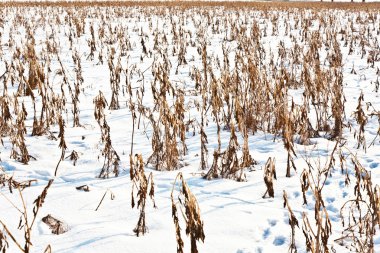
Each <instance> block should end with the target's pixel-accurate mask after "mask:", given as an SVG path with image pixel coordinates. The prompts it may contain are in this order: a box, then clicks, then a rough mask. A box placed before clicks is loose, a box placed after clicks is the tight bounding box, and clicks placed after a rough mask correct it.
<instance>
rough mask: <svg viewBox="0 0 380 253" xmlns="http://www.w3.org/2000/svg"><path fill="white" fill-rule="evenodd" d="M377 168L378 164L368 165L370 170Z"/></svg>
mask: <svg viewBox="0 0 380 253" xmlns="http://www.w3.org/2000/svg"><path fill="white" fill-rule="evenodd" d="M378 166H379V163H371V164H370V165H369V167H370V168H371V169H376V168H377V167H378Z"/></svg>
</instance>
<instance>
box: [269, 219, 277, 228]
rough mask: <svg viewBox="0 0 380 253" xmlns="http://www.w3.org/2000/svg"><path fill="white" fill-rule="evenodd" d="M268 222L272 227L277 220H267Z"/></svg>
mask: <svg viewBox="0 0 380 253" xmlns="http://www.w3.org/2000/svg"><path fill="white" fill-rule="evenodd" d="M268 223H269V225H270V226H271V227H274V226H276V224H277V220H268Z"/></svg>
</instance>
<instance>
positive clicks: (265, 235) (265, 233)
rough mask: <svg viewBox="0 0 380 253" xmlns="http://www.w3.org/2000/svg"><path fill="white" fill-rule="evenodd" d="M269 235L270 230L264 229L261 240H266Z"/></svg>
mask: <svg viewBox="0 0 380 253" xmlns="http://www.w3.org/2000/svg"><path fill="white" fill-rule="evenodd" d="M269 235H270V228H267V229H264V233H263V239H264V240H265V239H267V238H268V236H269Z"/></svg>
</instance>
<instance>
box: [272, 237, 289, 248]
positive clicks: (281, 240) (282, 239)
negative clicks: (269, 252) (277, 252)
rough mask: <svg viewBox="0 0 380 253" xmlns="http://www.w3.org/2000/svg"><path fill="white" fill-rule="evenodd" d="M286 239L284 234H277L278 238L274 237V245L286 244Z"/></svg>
mask: <svg viewBox="0 0 380 253" xmlns="http://www.w3.org/2000/svg"><path fill="white" fill-rule="evenodd" d="M285 241H286V238H285V237H284V236H282V235H280V236H276V238H274V241H273V245H275V246H281V245H284V243H285Z"/></svg>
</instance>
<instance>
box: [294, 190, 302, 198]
mask: <svg viewBox="0 0 380 253" xmlns="http://www.w3.org/2000/svg"><path fill="white" fill-rule="evenodd" d="M300 195H301V194H300V192H298V191H296V192H293V197H294V198H298V197H299V196H300Z"/></svg>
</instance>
